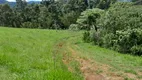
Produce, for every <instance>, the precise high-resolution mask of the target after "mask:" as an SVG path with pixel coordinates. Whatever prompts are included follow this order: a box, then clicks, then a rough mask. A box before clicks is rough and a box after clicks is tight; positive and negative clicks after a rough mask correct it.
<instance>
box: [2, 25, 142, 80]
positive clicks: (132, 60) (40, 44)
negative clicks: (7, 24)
mask: <svg viewBox="0 0 142 80" xmlns="http://www.w3.org/2000/svg"><path fill="white" fill-rule="evenodd" d="M0 34H1V35H0V37H1V38H0V80H15V79H16V80H33V79H37V80H84V79H86V80H92V79H94V80H107V79H108V80H141V79H142V58H141V57H140V56H139V57H138V56H132V55H127V54H120V53H118V52H115V51H112V50H108V49H104V48H100V47H98V46H94V45H90V44H89V43H84V42H83V41H82V36H81V34H82V31H78V32H76V31H68V30H58V31H57V30H41V29H22V28H21V29H17V28H4V27H0ZM83 78H84V79H83Z"/></svg>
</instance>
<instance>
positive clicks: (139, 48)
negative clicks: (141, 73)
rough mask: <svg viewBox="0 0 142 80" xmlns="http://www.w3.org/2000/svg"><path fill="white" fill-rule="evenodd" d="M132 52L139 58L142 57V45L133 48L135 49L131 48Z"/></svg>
mask: <svg viewBox="0 0 142 80" xmlns="http://www.w3.org/2000/svg"><path fill="white" fill-rule="evenodd" d="M131 52H132V54H134V55H139V56H141V55H142V45H137V46H133V47H132V48H131Z"/></svg>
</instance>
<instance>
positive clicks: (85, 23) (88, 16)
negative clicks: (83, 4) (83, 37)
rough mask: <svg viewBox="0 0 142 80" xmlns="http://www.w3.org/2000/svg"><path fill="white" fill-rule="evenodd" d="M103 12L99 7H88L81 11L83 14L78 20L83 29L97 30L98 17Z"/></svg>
mask: <svg viewBox="0 0 142 80" xmlns="http://www.w3.org/2000/svg"><path fill="white" fill-rule="evenodd" d="M103 12H104V11H103V10H101V9H98V8H94V9H87V10H86V11H84V12H82V13H81V16H80V17H79V18H78V19H77V21H76V22H77V24H78V25H80V26H81V29H86V30H91V29H92V28H95V29H96V30H97V26H96V23H97V19H99V17H100V16H101V15H102V14H103Z"/></svg>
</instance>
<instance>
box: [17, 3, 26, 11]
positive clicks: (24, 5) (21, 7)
mask: <svg viewBox="0 0 142 80" xmlns="http://www.w3.org/2000/svg"><path fill="white" fill-rule="evenodd" d="M26 5H27V2H26V0H16V7H17V9H18V10H20V11H21V10H24V8H25V7H26Z"/></svg>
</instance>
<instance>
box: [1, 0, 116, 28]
mask: <svg viewBox="0 0 142 80" xmlns="http://www.w3.org/2000/svg"><path fill="white" fill-rule="evenodd" d="M115 1H116V0H109V1H108V0H57V1H55V0H42V2H41V3H40V4H34V3H33V4H27V2H26V0H16V6H15V7H10V6H9V5H8V4H2V5H0V26H6V27H17V28H41V29H68V28H69V26H70V25H71V24H74V23H76V20H77V18H78V17H79V16H80V13H81V12H82V11H84V10H86V9H88V8H90V9H91V8H95V7H98V8H101V9H107V8H108V7H109V6H110V4H112V3H114V2H115Z"/></svg>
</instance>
